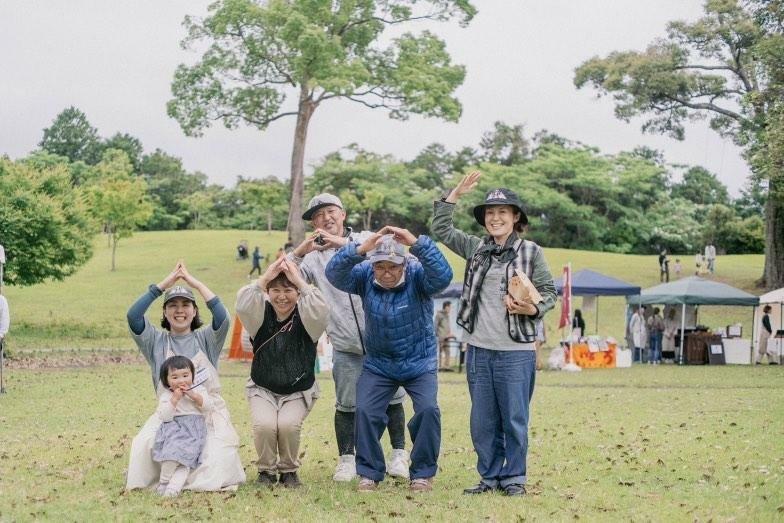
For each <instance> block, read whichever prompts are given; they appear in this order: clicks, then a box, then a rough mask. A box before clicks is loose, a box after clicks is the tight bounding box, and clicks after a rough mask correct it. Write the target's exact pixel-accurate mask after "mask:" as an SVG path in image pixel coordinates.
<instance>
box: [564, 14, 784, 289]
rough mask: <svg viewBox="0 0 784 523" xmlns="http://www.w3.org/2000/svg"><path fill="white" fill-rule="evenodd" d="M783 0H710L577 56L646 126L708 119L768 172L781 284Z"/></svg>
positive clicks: (768, 212) (770, 257)
mask: <svg viewBox="0 0 784 523" xmlns="http://www.w3.org/2000/svg"><path fill="white" fill-rule="evenodd" d="M782 20H784V2H782V0H707V1H706V2H705V7H704V16H703V17H702V18H700V19H699V20H697V21H695V22H693V23H687V22H682V21H674V22H670V24H669V25H668V28H667V37H666V38H660V39H658V40H656V41H654V42H653V43H651V44H650V45H649V46H648V47H647V49H645V50H644V51H623V52H621V51H617V52H613V53H610V54H609V55H608V56H607V57H604V58H600V57H594V58H591V59H590V60H588V61H586V62H585V63H583V64H582V65H580V66H579V67H578V68H577V70H576V72H575V78H574V83H575V85H576V86H577V87H578V88H581V87H584V86H592V87H593V88H595V89H596V90H597V91H598V93H599V94H600V95H612V98H613V101H614V103H615V115H616V117H618V118H620V119H622V120H625V121H627V122H628V121H630V120H631V119H632V118H634V117H638V116H642V117H644V123H643V130H644V131H648V132H654V133H661V134H667V135H669V136H672V137H674V138H676V139H679V140H682V139H683V138H684V133H685V128H684V123H685V122H687V121H694V120H705V119H706V120H707V121H708V123H709V125H710V127H711V128H712V129H713V130H715V131H716V132H718V133H719V134H721V135H722V136H724V137H726V138H728V139H731V140H733V141H734V142H735V143H736V144H738V145H740V146H742V147H744V148H745V153H746V158H747V160H748V161H749V163H750V165H751V168H752V171H753V172H754V174H755V176H757V177H759V178H763V179H765V180H767V182H768V185H769V193H768V198H767V201H766V208H765V224H766V240H767V241H766V242H765V249H766V250H765V271H764V275H763V278H762V280H761V282H762V283H763V284H765V285H766V286H767V287H769V288H777V287H780V286H783V285H784V218H781V216H782V214H783V213H784V188H783V186H784V159H782V157H781V153H780V151H781V147H780V146H779V143H780V142H778V141H777V140H778V139H779V137H780V136H782V135H783V134H784V119H782V114H784V96H782V95H783V94H784V30H783V29H782V28H784V23H782Z"/></svg>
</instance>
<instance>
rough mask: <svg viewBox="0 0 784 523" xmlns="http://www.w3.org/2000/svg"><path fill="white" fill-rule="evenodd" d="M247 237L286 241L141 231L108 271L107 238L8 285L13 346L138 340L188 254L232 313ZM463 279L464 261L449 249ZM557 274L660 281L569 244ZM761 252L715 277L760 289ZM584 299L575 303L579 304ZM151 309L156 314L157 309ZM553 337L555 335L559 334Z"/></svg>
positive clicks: (716, 317) (712, 312)
mask: <svg viewBox="0 0 784 523" xmlns="http://www.w3.org/2000/svg"><path fill="white" fill-rule="evenodd" d="M241 239H246V240H248V242H249V244H250V246H251V250H252V249H253V246H254V245H259V246H260V247H261V250H262V253H265V254H266V253H272V254H273V255H274V253H275V252H276V251H277V249H278V248H279V247H280V246H281V245H283V243H284V242H285V240H286V237H285V235H284V233H282V232H272V233H267V232H259V231H176V232H147V233H137V234H135V235H134V236H133V237H132V238H129V239H126V240H123V241H122V242H121V243H120V246H119V248H118V260H117V270H116V271H115V272H110V271H109V267H110V256H111V253H110V249H109V248H108V247H107V246H106V241H105V239H102V238H98V239H96V249H95V256H94V257H93V258H92V259H91V260H90V262H88V263H87V265H85V266H84V267H83V268H82V269H81V270H80V271H79V272H78V273H77V274H75V275H74V276H72V277H70V278H68V279H67V280H65V281H63V282H47V283H44V284H40V285H36V286H33V287H26V288H13V287H7V288H6V289H5V292H6V295H7V297H8V300H9V302H10V305H11V309H12V314H13V327H12V331H11V335H10V336H9V340H8V345H9V349H10V351H12V352H13V351H14V350H15V349H22V350H40V349H52V348H54V349H62V348H77V349H80V348H125V349H132V348H133V344H132V342H131V340H130V337H129V336H128V335H127V327H126V323H125V312H126V311H127V309H128V307H129V306H130V305H131V303H133V302H134V300H135V299H136V298H137V297H138V296H139V295H141V294H142V293H143V292H144V291H145V289H146V288H147V285H149V284H150V283H157V282H158V281H160V280H161V279H162V278H163V277H164V276H165V275H166V274H168V273H169V271H170V270H171V269H172V267H173V266H174V264H175V263H176V262H177V260H178V259H180V258H183V259H185V261H186V263H187V265H188V267H189V268H190V270H191V272H192V273H193V274H194V275H195V276H196V277H198V278H199V279H201V280H202V281H204V282H205V283H206V284H207V285H208V286H209V287H210V288H211V289H212V290H213V291H214V292H216V293H217V294H218V295H219V296H221V297H222V298H223V300H224V303H225V304H226V305H227V306H228V307H229V309H230V310H232V311H233V307H234V296H235V293H236V291H237V290H238V289H239V287H241V286H242V285H244V284H245V283H246V276H247V273H248V271H249V270H250V262H249V261H243V262H239V261H236V260H235V258H234V253H235V246H236V245H237V243H239V241H240V240H241ZM445 252H446V254H447V257H448V258H449V261H450V263H451V264H452V267H453V269H454V273H455V280H456V281H461V280H462V278H463V269H464V267H465V262H464V261H463V260H461V259H459V258H458V257H457V256H455V255H453V254H452V253H451V252H448V251H446V249H445ZM545 254H546V257H547V261H548V262H549V264H550V269H551V271H552V272H553V275H554V276H555V277H560V273H561V268H562V267H563V265H564V264H566V263H568V262H571V263H572V267H573V270H575V271H576V270H579V269H583V268H589V269H593V270H596V271H599V272H602V273H604V274H608V275H611V276H615V277H617V278H620V279H622V280H625V281H628V282H630V283H635V284H638V285H640V286H642V287H643V288H645V287H649V286H652V285H654V284H656V283H658V278H659V274H658V266H657V261H656V256H630V255H621V254H611V253H599V252H589V251H573V250H565V249H545ZM691 260H692V256H683V257H682V258H681V262H682V263H683V266H684V269H685V270H686V271H689V270H691V266H692V262H691ZM762 264H763V257H762V256H760V255H750V256H721V257H719V260H718V263H717V273H716V276H715V277H716V279H718V280H720V281H724V282H726V283H730V284H732V285H735V286H737V287H740V288H743V289H746V290H748V291H750V292H756V293H757V294H759V291H754V289H753V285H754V280H755V279H757V278H758V277H759V275H760V274H761V273H762ZM580 302H581V299H579V298H578V299H577V300H576V305H577V306H578V307H579V306H580ZM624 305H625V301H624V299H623V298H607V297H606V298H600V299H599V307H598V309H599V318H600V323H599V333H600V334H602V335H605V336H607V335H612V336H615V337H616V338H618V339H622V338H623V327H624ZM158 306H159V304H156V305H154V306H153V309H151V310H153V311H154V313H152V315H151V317H153V316H157V314H158V310H157V307H158ZM585 319H586V323H587V326H588V331H589V333H593V331H594V325H595V321H594V319H595V316H594V314H593V313H588V314H586V315H585ZM699 320H700V322H701V323H704V324H706V325H708V326H711V327H718V326H724V325H727V324H728V323H735V322H742V323H743V324H744V332H746V333H748V332H750V328H751V310H750V309H749V308H742V307H703V308H702V309H701V310H700V317H699ZM557 321H558V314H557V313H551V314H549V315H548V316H547V317H546V323H547V327H548V332H549V333H551V335H554V334H556V330H555V326H556V323H557ZM553 337H554V336H551V338H553Z"/></svg>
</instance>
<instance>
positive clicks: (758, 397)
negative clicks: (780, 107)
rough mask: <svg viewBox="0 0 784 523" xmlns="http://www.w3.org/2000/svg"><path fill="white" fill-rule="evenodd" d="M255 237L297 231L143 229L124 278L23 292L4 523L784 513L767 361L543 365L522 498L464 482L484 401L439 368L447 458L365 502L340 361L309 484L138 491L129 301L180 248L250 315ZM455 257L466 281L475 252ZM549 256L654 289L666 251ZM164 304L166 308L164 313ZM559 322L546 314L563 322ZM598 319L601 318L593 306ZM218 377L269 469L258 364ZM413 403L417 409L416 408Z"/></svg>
mask: <svg viewBox="0 0 784 523" xmlns="http://www.w3.org/2000/svg"><path fill="white" fill-rule="evenodd" d="M241 239H247V240H248V241H249V243H250V245H251V248H252V247H253V246H254V245H256V244H258V245H260V246H261V248H262V251H263V252H265V253H267V252H271V253H274V252H275V251H276V250H277V248H278V247H279V246H280V245H281V244H282V243H283V241H284V240H285V237H284V236H283V234H282V233H271V234H268V233H264V232H238V231H188V232H166V233H142V234H137V235H135V236H134V237H133V238H131V239H129V240H124V241H123V243H122V244H121V246H120V249H119V252H118V256H119V257H118V270H117V271H116V272H110V271H109V265H110V258H109V250H108V249H107V248H106V245H105V243H104V241H102V240H100V239H98V240H97V242H98V243H97V244H96V255H95V257H94V258H93V259H92V260H91V261H90V262H89V263H88V264H87V265H86V266H85V267H83V268H82V269H81V270H80V271H79V272H78V273H77V274H76V275H74V276H73V277H71V278H69V279H68V280H66V281H64V282H55V283H46V284H42V285H37V286H34V287H30V288H8V289H6V291H7V295H8V299H9V302H10V303H11V307H12V316H13V321H12V323H13V325H12V331H11V335H10V336H9V344H8V345H9V348H10V350H11V352H12V356H13V360H12V361H11V368H10V369H6V387H7V389H8V394H5V395H0V521H2V522H5V521H32V520H57V521H104V520H121V521H123V520H124V521H138V520H163V519H170V518H175V517H177V518H187V519H191V520H202V519H218V520H230V521H251V520H259V519H264V520H276V521H336V520H337V521H341V520H349V521H360V520H362V521H365V520H371V521H381V520H401V521H423V520H434V521H444V520H452V521H455V520H456V521H479V520H489V521H530V520H544V521H566V520H575V519H581V520H588V521H630V520H632V521H755V522H756V521H781V520H782V518H784V403H782V402H781V401H780V397H781V391H782V385H784V368H782V367H769V366H767V365H765V366H756V367H748V366H745V367H675V366H667V365H665V366H660V367H649V366H636V367H634V368H631V369H623V370H620V369H618V370H616V369H613V370H594V371H585V372H582V373H579V374H568V373H559V372H539V373H538V374H537V389H536V394H535V395H534V400H533V407H532V409H533V410H532V420H531V431H530V445H531V448H530V452H529V478H530V484H529V495H528V496H526V497H525V498H524V499H507V498H504V497H502V496H498V495H490V496H483V497H479V498H475V497H471V498H468V497H466V496H463V495H462V494H461V491H462V489H463V488H464V487H466V486H468V485H470V484H472V483H474V482H475V481H476V480H477V478H476V473H475V460H476V456H475V454H474V452H473V448H472V445H471V440H470V436H469V432H468V413H469V408H470V401H469V398H468V394H467V387H466V384H465V378H464V376H463V375H459V374H444V375H442V376H441V381H440V393H439V398H440V404H441V409H442V418H443V431H442V435H443V440H442V447H441V448H442V454H441V459H440V470H439V474H438V477H437V482H436V488H435V490H434V492H432V493H430V494H426V495H417V496H412V495H410V494H409V493H408V491H407V489H406V487H405V485H402V484H395V483H394V482H391V481H390V482H385V484H384V485H383V486H382V488H381V489H380V491H379V492H377V493H375V494H371V495H359V494H357V493H356V492H355V491H354V488H355V484H349V485H343V484H341V485H336V484H334V483H333V482H332V481H331V475H332V470H333V467H334V461H335V456H334V454H335V448H334V446H335V444H334V434H333V427H332V416H333V407H332V405H333V402H334V388H333V385H332V381H331V378H330V376H329V374H328V373H325V374H321V375H320V376H319V380H320V384H321V386H322V399H321V400H319V402H318V403H317V404H316V407H315V408H314V410H313V412H312V414H311V416H310V417H309V418H308V419H307V421H306V422H305V427H304V433H303V448H302V451H303V452H304V457H303V468H302V470H301V475H302V478H303V480H304V482H305V483H306V487H305V488H304V489H302V490H300V491H297V492H289V491H285V490H283V489H276V490H274V491H268V490H263V489H260V488H258V487H256V486H255V484H254V483H253V482H252V481H251V482H250V483H248V484H246V485H243V486H242V487H241V488H240V489H239V491H238V492H236V493H209V494H205V493H199V494H195V493H186V494H184V495H183V496H182V497H180V498H177V499H171V500H169V499H167V500H163V499H160V498H158V497H156V496H154V495H153V494H152V493H150V492H131V493H126V492H123V485H124V475H123V474H124V470H125V468H126V467H127V461H128V451H129V448H130V442H131V439H132V438H133V436H134V435H135V434H136V432H137V431H138V430H139V428H140V426H141V425H142V423H143V422H144V421H145V419H146V418H147V417H148V416H149V415H150V414H151V413H152V411H153V409H154V407H155V400H154V397H153V392H152V387H151V383H150V377H149V371H148V368H147V366H146V365H145V364H144V363H143V362H142V360H141V358H140V357H139V356H138V354H136V353H135V352H134V349H133V345H132V342H131V340H130V338H129V336H128V335H127V327H126V323H125V312H126V310H127V308H128V306H129V305H130V304H131V303H132V302H133V301H134V300H135V299H136V297H137V296H138V295H140V294H141V293H142V292H144V290H145V289H146V286H147V285H148V284H149V283H153V282H158V281H160V279H162V277H163V276H164V275H165V274H167V273H168V271H169V270H170V269H171V268H172V267H173V265H174V263H175V262H176V261H177V260H178V259H179V258H184V259H185V260H186V263H188V265H189V267H190V269H191V271H192V272H193V273H194V274H195V275H196V276H197V277H198V278H200V279H202V280H203V281H204V282H206V283H207V284H208V285H209V286H210V287H211V288H212V290H214V291H215V292H217V293H218V294H219V295H220V296H222V297H223V299H224V301H225V302H226V304H227V305H228V306H229V308H230V309H233V302H234V294H235V292H236V290H237V289H238V288H239V287H240V286H241V285H243V284H244V283H245V282H246V274H247V271H248V270H249V269H250V263H249V262H237V261H235V260H234V247H235V246H236V244H237V243H238V242H239V240H241ZM448 256H449V258H450V262H451V263H452V264H453V267H454V268H455V274H456V279H457V280H459V279H461V278H462V270H463V263H462V261H461V260H458V259H457V258H456V257H454V256H452V255H451V254H448ZM546 256H547V259H548V261H549V263H550V266H551V269H552V270H553V272H554V274H558V273H560V267H561V266H562V265H563V264H564V263H566V262H571V263H572V265H573V267H574V269H575V270H578V269H581V268H592V269H595V270H598V271H601V272H604V273H606V274H610V275H614V276H616V277H618V278H621V279H624V280H627V281H629V282H633V283H637V284H639V285H641V286H642V287H647V286H650V285H653V284H655V283H656V282H657V279H658V272H657V266H656V259H655V257H654V256H623V255H614V254H606V253H592V252H582V251H566V250H559V249H547V250H546ZM688 259H689V260H690V259H691V257H688ZM682 261H683V262H684V266H689V263H688V262H687V261H686V259H684V260H682ZM761 269H762V257H761V256H726V257H721V258H719V262H718V273H717V275H716V278H717V279H720V280H722V281H726V282H728V283H731V284H733V285H736V286H739V287H742V288H745V289H747V290H753V289H752V286H753V281H754V279H756V278H757V277H758V275H759V274H760V271H761ZM578 304H579V300H578ZM158 306H159V305H156V306H155V307H156V308H157V307H158ZM157 314H158V311H157V310H156V309H153V312H152V313H151V315H150V317H151V318H152V319H155V317H156V316H157ZM600 314H601V324H600V331H601V333H603V334H612V335H615V336H616V337H620V336H621V334H622V329H623V301H622V300H621V299H607V298H602V299H601V300H600ZM700 317H701V322H702V323H706V324H708V325H711V326H718V325H725V324H727V323H729V322H734V321H737V320H741V321H745V327H746V329H748V328H749V327H750V321H751V313H750V311H748V310H745V309H738V308H718V307H717V308H704V309H703V310H702V311H701V312H700ZM556 318H557V314H551V315H550V316H549V319H548V324H549V326H550V327H551V328H552V327H553V326H554V324H555V322H556ZM586 320H587V323H588V325H589V330H590V329H591V327H592V326H593V317H592V316H591V315H587V316H586ZM551 332H554V331H552V330H551ZM746 332H748V330H747V331H746ZM551 339H552V338H551ZM69 349H71V350H69ZM89 349H96V350H97V349H111V351H99V352H97V353H92V352H90V350H89ZM220 372H221V376H222V381H223V390H224V397H225V399H226V400H227V402H228V404H229V408H230V410H231V413H232V416H233V420H234V423H235V425H236V427H237V430H238V432H239V433H240V436H241V442H242V447H241V449H240V452H241V457H242V460H243V463H244V464H245V466H246V471H247V472H248V475H249V478H250V479H251V480H252V479H253V478H254V477H255V473H254V470H253V469H254V467H253V464H252V462H253V459H254V450H253V446H252V444H251V439H250V425H249V415H248V410H247V405H246V403H245V400H244V395H243V385H244V382H245V380H246V379H247V375H248V372H249V369H248V366H247V364H242V363H237V362H228V361H224V362H222V363H221V368H220ZM406 409H407V414H408V415H410V414H411V409H410V404H407V405H406ZM385 443H386V442H385Z"/></svg>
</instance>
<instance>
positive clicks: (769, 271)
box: [762, 174, 784, 291]
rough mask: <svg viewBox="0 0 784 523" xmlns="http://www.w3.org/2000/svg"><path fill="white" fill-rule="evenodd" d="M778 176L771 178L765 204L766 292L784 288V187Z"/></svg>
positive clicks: (774, 175) (764, 277) (764, 275)
mask: <svg viewBox="0 0 784 523" xmlns="http://www.w3.org/2000/svg"><path fill="white" fill-rule="evenodd" d="M778 178H779V177H778V176H776V174H772V175H771V176H770V177H769V180H770V181H769V184H770V185H769V186H768V200H767V202H766V204H765V272H764V273H763V276H762V278H763V280H764V282H763V285H764V286H765V289H766V290H769V291H770V290H774V289H780V288H781V287H784V198H782V196H781V195H782V194H784V187H779V186H778V184H779V183H781V180H780V179H778Z"/></svg>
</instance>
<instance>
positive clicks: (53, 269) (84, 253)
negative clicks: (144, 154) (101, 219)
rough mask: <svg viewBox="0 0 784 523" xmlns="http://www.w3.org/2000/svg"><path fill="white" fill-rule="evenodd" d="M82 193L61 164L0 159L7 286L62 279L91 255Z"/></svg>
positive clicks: (0, 211)
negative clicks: (46, 164)
mask: <svg viewBox="0 0 784 523" xmlns="http://www.w3.org/2000/svg"><path fill="white" fill-rule="evenodd" d="M91 231H96V228H95V224H94V222H92V221H91V219H90V215H89V213H88V208H87V205H86V203H85V198H84V194H83V192H82V190H81V189H80V188H76V187H73V185H72V184H71V176H70V174H69V172H68V169H67V167H66V166H64V165H62V164H54V165H49V166H41V167H39V166H36V165H34V164H33V163H30V162H25V161H17V162H13V161H11V160H9V159H7V158H0V239H2V244H3V247H4V248H5V251H6V260H7V265H6V266H5V274H4V279H5V281H6V283H8V284H10V285H33V284H36V283H41V282H43V281H45V280H47V279H50V278H51V279H55V280H62V279H63V278H65V277H66V276H69V275H71V274H73V273H74V272H76V270H77V269H78V268H79V267H81V266H82V265H83V264H84V263H85V262H87V260H89V259H90V256H92V249H93V246H92V242H93V236H92V234H90V232H91Z"/></svg>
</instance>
